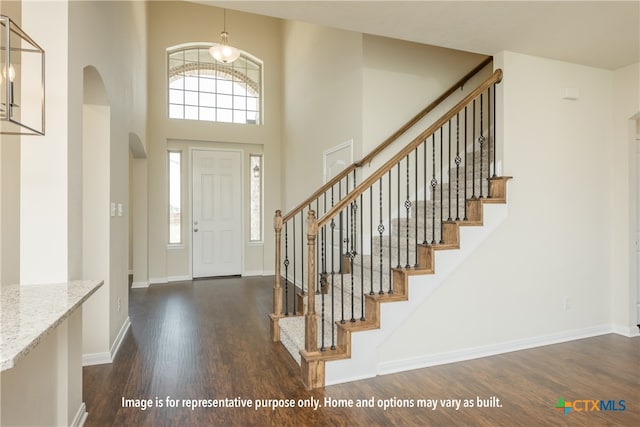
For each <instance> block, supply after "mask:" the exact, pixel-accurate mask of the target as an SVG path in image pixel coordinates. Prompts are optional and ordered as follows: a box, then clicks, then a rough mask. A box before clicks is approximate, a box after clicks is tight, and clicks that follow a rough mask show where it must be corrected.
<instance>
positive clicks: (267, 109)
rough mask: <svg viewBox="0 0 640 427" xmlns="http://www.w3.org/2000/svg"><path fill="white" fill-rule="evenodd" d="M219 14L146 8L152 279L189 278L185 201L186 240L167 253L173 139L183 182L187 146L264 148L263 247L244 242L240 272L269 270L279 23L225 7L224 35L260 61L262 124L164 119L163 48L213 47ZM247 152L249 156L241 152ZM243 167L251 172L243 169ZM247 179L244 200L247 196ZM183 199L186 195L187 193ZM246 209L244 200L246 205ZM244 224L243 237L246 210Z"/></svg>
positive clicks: (197, 8) (160, 5) (179, 7)
mask: <svg viewBox="0 0 640 427" xmlns="http://www.w3.org/2000/svg"><path fill="white" fill-rule="evenodd" d="M222 15H223V11H222V9H219V8H215V7H210V6H204V5H199V4H194V3H189V2H152V3H150V4H149V35H148V40H149V43H148V49H149V50H148V51H149V70H150V72H149V97H148V103H149V104H148V105H149V127H148V134H149V143H148V148H149V149H148V160H147V162H148V165H147V166H148V173H149V180H148V183H149V192H148V194H149V199H148V206H149V216H148V227H149V228H148V230H149V279H150V281H151V282H165V281H167V280H171V279H180V278H188V277H190V276H191V262H190V253H191V243H190V238H191V223H190V221H189V217H190V211H189V209H190V206H189V203H188V201H187V200H185V202H184V203H183V206H184V207H185V211H184V213H183V221H182V226H183V230H184V231H183V238H184V245H183V246H182V247H180V248H171V249H169V248H168V245H167V243H168V229H169V226H168V194H167V192H168V188H167V187H168V178H167V157H166V156H167V149H168V148H169V147H170V145H169V142H170V141H182V142H180V143H179V146H180V147H181V148H183V149H184V150H185V151H184V152H183V161H184V163H183V164H184V165H185V167H186V168H187V169H185V171H184V172H185V175H183V176H185V177H188V176H189V170H188V167H189V163H188V162H189V153H188V150H189V148H192V147H196V146H199V147H211V148H215V147H223V146H229V145H231V146H236V147H238V148H242V147H243V146H244V145H247V144H249V145H252V146H261V147H262V152H263V153H264V179H265V182H264V193H265V198H264V201H265V206H264V212H265V217H264V223H265V227H264V229H265V241H264V244H263V245H253V244H249V243H248V237H247V239H246V242H245V245H244V252H245V265H244V272H248V273H251V274H261V273H263V272H264V273H267V274H268V273H269V272H271V273H272V272H273V268H274V267H273V258H274V250H273V247H274V242H273V232H271V230H272V229H271V227H270V224H271V218H272V215H273V212H274V211H275V210H276V209H278V208H279V207H280V169H281V163H280V152H281V149H280V147H281V146H280V144H281V141H280V139H281V136H280V129H281V121H280V119H281V115H280V105H281V102H280V99H281V75H282V73H281V46H280V37H281V36H280V21H279V20H277V19H273V18H267V17H263V16H258V15H252V14H247V13H241V12H236V11H232V10H227V30H228V31H229V33H230V40H231V43H233V44H234V45H235V46H237V47H239V48H241V49H242V50H245V51H246V52H248V53H250V54H252V55H255V56H256V57H258V58H260V59H261V60H262V61H264V68H263V72H264V77H263V78H264V80H263V85H264V90H263V94H264V104H263V105H264V107H263V108H264V114H263V121H264V123H263V124H262V125H259V126H253V125H238V124H228V123H214V122H199V121H194V120H177V119H171V120H170V119H168V115H167V81H166V76H167V74H166V68H167V62H166V58H167V53H166V49H167V48H169V47H173V46H176V45H180V44H183V43H191V42H217V41H218V40H219V31H221V30H222V22H223V16H222ZM245 154H246V155H248V154H249V153H248V152H247V153H245ZM245 170H248V168H246V169H245ZM248 182H249V181H248V180H246V183H247V185H246V186H245V189H244V191H245V199H246V200H248V199H247V197H248V194H249V185H248ZM184 194H185V196H186V195H188V192H187V191H185V192H184ZM245 205H246V206H248V204H247V203H245ZM246 211H247V214H246V215H245V218H244V227H245V230H247V233H245V234H246V236H248V227H249V216H248V209H247V210H246Z"/></svg>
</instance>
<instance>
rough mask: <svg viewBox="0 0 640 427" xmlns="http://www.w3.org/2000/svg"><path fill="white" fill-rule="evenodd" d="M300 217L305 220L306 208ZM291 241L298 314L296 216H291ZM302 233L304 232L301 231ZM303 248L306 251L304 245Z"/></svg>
mask: <svg viewBox="0 0 640 427" xmlns="http://www.w3.org/2000/svg"><path fill="white" fill-rule="evenodd" d="M300 219H301V220H303V221H304V209H302V211H300ZM291 229H292V230H291V243H292V244H293V283H292V285H293V314H296V313H297V312H296V300H297V299H298V298H297V295H296V294H297V289H298V287H297V285H296V280H297V278H296V252H298V251H296V219H295V217H293V218H291ZM300 234H302V233H300ZM302 248H303V249H302V250H303V251H304V245H303V246H302Z"/></svg>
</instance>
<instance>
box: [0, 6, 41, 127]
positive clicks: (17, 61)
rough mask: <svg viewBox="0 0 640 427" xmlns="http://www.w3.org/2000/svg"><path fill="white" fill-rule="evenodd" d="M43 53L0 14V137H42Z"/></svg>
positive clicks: (8, 19) (21, 31) (11, 22)
mask: <svg viewBox="0 0 640 427" xmlns="http://www.w3.org/2000/svg"><path fill="white" fill-rule="evenodd" d="M44 106H45V102H44V50H42V48H41V47H40V46H38V44H37V43H36V42H35V41H33V40H32V39H31V37H29V36H28V35H27V33H25V32H24V31H23V30H22V29H21V28H20V27H19V26H18V25H16V24H15V22H13V21H12V20H11V18H9V17H8V16H6V15H0V134H2V135H44V118H45V114H44Z"/></svg>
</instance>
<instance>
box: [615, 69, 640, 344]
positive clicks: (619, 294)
mask: <svg viewBox="0 0 640 427" xmlns="http://www.w3.org/2000/svg"><path fill="white" fill-rule="evenodd" d="M639 117H640V64H637V63H636V64H633V65H630V66H627V67H624V68H621V69H619V70H617V71H616V72H615V73H613V139H612V146H611V148H612V149H611V157H610V162H611V165H612V168H611V174H610V177H609V179H610V181H609V183H610V186H611V188H612V189H615V191H610V192H609V203H610V207H609V213H610V215H611V218H612V220H611V233H610V239H611V242H610V244H611V253H610V262H611V276H610V279H609V280H610V283H611V320H612V322H613V323H614V324H615V325H616V327H617V328H618V330H619V331H620V332H621V333H626V334H629V333H630V332H631V331H633V332H635V333H637V327H636V326H635V325H636V324H638V323H640V312H638V308H637V307H638V306H637V305H636V303H637V302H639V301H638V276H637V273H638V261H637V258H636V247H635V246H636V235H637V234H636V232H637V231H638V226H637V224H638V210H637V205H638V191H640V189H638V185H637V182H638V178H637V176H638V164H637V144H638V142H637V141H636V140H635V138H636V132H637V129H636V119H638V118H639Z"/></svg>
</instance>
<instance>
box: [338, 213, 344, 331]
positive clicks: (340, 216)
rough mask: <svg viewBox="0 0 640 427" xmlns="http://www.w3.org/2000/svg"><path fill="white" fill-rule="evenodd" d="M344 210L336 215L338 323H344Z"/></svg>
mask: <svg viewBox="0 0 640 427" xmlns="http://www.w3.org/2000/svg"><path fill="white" fill-rule="evenodd" d="M343 217H344V210H341V211H340V213H339V214H338V236H339V238H340V242H338V244H339V245H340V252H339V254H340V257H339V258H340V323H344V269H343V268H342V267H343V265H344V262H343V257H344V249H343V247H342V245H343V243H344V233H343V230H344V222H343Z"/></svg>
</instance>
